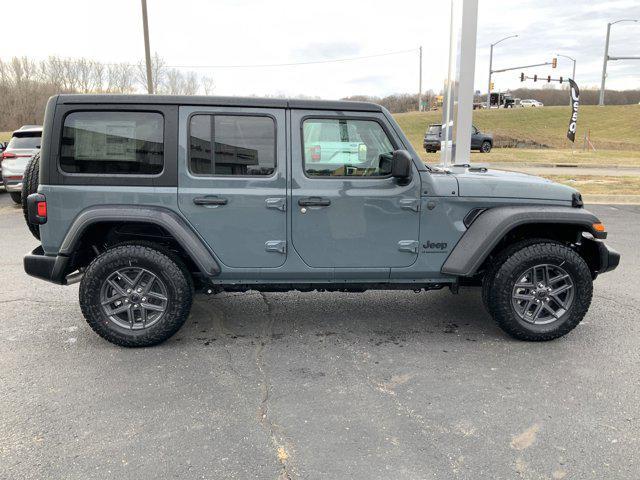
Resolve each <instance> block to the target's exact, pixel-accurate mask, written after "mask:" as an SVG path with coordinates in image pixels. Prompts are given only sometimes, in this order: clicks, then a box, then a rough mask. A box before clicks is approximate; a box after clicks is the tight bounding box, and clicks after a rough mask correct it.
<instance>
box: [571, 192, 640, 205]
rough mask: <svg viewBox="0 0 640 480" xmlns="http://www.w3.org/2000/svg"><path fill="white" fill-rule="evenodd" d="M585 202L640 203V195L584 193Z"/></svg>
mask: <svg viewBox="0 0 640 480" xmlns="http://www.w3.org/2000/svg"><path fill="white" fill-rule="evenodd" d="M582 199H583V201H584V203H587V204H589V203H591V204H609V205H640V195H606V194H596V193H591V194H585V195H582Z"/></svg>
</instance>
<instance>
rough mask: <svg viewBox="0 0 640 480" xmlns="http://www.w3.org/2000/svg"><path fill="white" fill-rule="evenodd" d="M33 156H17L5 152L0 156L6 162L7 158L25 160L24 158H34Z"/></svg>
mask: <svg viewBox="0 0 640 480" xmlns="http://www.w3.org/2000/svg"><path fill="white" fill-rule="evenodd" d="M32 156H33V155H16V154H15V153H13V152H3V153H2V155H0V159H2V160H6V159H7V158H24V157H32Z"/></svg>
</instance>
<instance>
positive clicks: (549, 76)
mask: <svg viewBox="0 0 640 480" xmlns="http://www.w3.org/2000/svg"><path fill="white" fill-rule="evenodd" d="M547 83H551V75H547Z"/></svg>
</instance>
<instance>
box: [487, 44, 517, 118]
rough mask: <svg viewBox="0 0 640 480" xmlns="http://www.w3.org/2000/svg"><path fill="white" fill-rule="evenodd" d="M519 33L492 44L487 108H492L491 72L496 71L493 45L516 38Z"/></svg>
mask: <svg viewBox="0 0 640 480" xmlns="http://www.w3.org/2000/svg"><path fill="white" fill-rule="evenodd" d="M517 36H518V35H509V36H508V37H504V38H503V39H501V40H498V41H497V42H495V43H492V44H491V48H490V49H489V84H488V85H487V108H491V74H493V73H494V71H493V70H492V69H493V47H495V46H496V45H498V44H499V43H500V42H504V41H505V40H508V39H510V38H516V37H517Z"/></svg>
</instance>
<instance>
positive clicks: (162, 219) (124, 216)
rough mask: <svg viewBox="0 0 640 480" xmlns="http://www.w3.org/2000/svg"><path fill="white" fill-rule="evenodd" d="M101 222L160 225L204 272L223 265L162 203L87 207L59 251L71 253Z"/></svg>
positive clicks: (217, 270)
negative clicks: (154, 205) (90, 228)
mask: <svg viewBox="0 0 640 480" xmlns="http://www.w3.org/2000/svg"><path fill="white" fill-rule="evenodd" d="M101 222H124V223H126V222H141V223H149V224H154V225H158V226H160V227H162V228H164V229H165V230H166V231H167V232H169V233H170V234H171V235H172V236H173V238H174V239H175V241H176V242H177V243H178V244H179V245H180V246H181V247H182V248H184V250H185V252H187V254H188V255H189V257H190V258H191V260H193V262H194V263H195V265H196V266H197V267H198V269H199V270H200V271H201V272H202V273H203V274H204V275H207V276H210V277H214V276H217V275H219V274H220V265H218V262H217V261H216V259H215V257H214V256H213V253H212V252H211V251H210V250H209V248H208V247H207V246H206V245H205V243H204V241H203V240H202V239H201V238H200V237H199V236H198V235H197V234H196V232H195V231H194V230H193V229H192V228H191V226H190V225H189V224H188V223H187V222H186V221H185V220H184V219H183V218H182V217H180V216H179V215H178V214H176V213H175V212H172V211H171V210H169V209H167V208H162V207H150V206H136V205H104V206H97V207H91V208H88V209H86V210H83V211H82V212H80V213H79V214H78V216H77V217H76V218H75V220H74V221H73V223H72V224H71V227H70V228H69V231H68V232H67V235H66V236H65V238H64V240H63V241H62V245H61V246H60V250H59V252H58V253H59V255H65V256H70V255H71V254H72V253H73V252H74V251H75V248H76V247H77V245H78V241H79V240H80V238H82V235H83V233H84V232H85V231H86V229H87V228H88V227H89V226H90V225H94V224H96V223H101Z"/></svg>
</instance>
